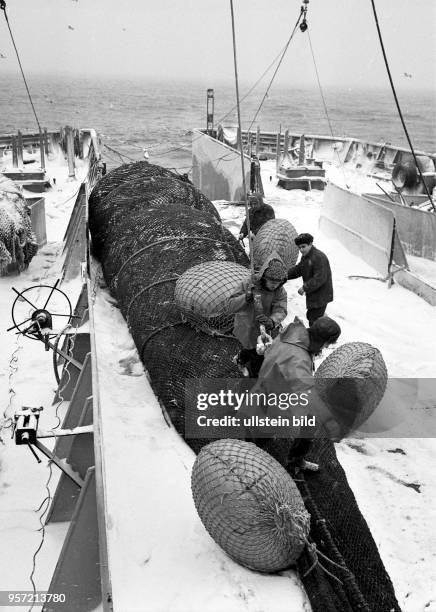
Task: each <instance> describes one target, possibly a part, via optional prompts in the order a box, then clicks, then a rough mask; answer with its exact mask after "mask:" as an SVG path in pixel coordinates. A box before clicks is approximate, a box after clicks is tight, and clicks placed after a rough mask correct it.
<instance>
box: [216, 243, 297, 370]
mask: <svg viewBox="0 0 436 612" xmlns="http://www.w3.org/2000/svg"><path fill="white" fill-rule="evenodd" d="M286 275H287V272H286V266H285V264H284V263H283V261H282V260H281V259H280V257H279V255H278V254H277V253H272V254H271V255H270V256H269V257H268V258H267V259H266V261H265V262H264V264H263V266H262V267H261V268H260V270H259V272H257V273H256V274H255V276H254V279H253V280H254V282H252V279H251V275H248V276H247V278H246V279H245V280H243V281H242V282H241V283H240V285H239V286H238V287H237V289H236V290H235V292H234V293H233V295H231V296H230V298H229V300H228V309H229V312H233V313H235V322H234V327H233V335H234V336H235V337H236V338H237V339H238V340H239V341H240V343H241V344H242V350H241V351H240V353H239V356H238V363H239V365H241V366H245V367H246V368H247V370H248V373H249V375H250V376H251V377H256V376H257V373H258V371H259V368H260V366H261V365H262V361H263V356H261V355H258V354H257V352H256V345H257V338H258V336H259V326H260V325H263V326H264V327H265V329H266V331H267V332H268V333H269V334H271V333H274V330H276V329H277V328H278V327H279V325H280V323H281V321H283V319H284V318H285V317H286V315H287V312H288V310H287V294H286V291H285V290H284V288H283V285H284V284H285V283H286V280H287V277H286Z"/></svg>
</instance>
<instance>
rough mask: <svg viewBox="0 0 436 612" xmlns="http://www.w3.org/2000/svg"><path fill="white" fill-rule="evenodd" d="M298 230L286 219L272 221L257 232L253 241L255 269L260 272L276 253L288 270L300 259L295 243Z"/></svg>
mask: <svg viewBox="0 0 436 612" xmlns="http://www.w3.org/2000/svg"><path fill="white" fill-rule="evenodd" d="M297 235H298V234H297V230H296V229H295V227H294V226H293V225H292V223H289V221H286V219H271V220H270V221H267V222H266V223H265V224H264V225H262V227H261V228H260V230H259V231H258V232H257V234H256V236H255V238H254V240H253V256H254V267H255V268H256V269H257V270H258V269H259V268H261V267H262V265H263V264H264V262H265V261H266V259H267V258H268V257H269V256H270V255H271V254H272V253H273V252H274V251H275V252H276V253H277V254H278V255H279V256H280V257H281V259H282V260H283V263H284V264H285V266H286V267H287V268H290V267H291V266H294V265H295V263H296V262H297V259H298V253H299V251H298V247H297V245H296V244H295V242H294V239H295V238H296V237H297Z"/></svg>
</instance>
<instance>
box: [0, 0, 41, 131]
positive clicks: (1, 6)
mask: <svg viewBox="0 0 436 612" xmlns="http://www.w3.org/2000/svg"><path fill="white" fill-rule="evenodd" d="M0 10H2V11H3V13H4V15H5V19H6V23H7V26H8V30H9V34H10V35H11V40H12V44H13V46H14V49H15V54H16V56H17V60H18V65H19V66H20V71H21V76H22V77H23V81H24V85H25V87H26V91H27V95H28V97H29V101H30V105H31V107H32V110H33V114H34V115H35V120H36V124H37V126H38V131H39V133H41V132H42V130H41V124H40V123H39V119H38V115H37V114H36V109H35V106H34V104H33V100H32V96H31V94H30V90H29V86H28V85H27V81H26V77H25V75H24V70H23V66H22V65H21V60H20V54H19V53H18V49H17V45H16V44H15V39H14V35H13V34H12V29H11V26H10V23H9V19H8V15H7V13H6V2H5V0H0Z"/></svg>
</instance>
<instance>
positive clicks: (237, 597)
mask: <svg viewBox="0 0 436 612" xmlns="http://www.w3.org/2000/svg"><path fill="white" fill-rule="evenodd" d="M56 174H57V176H56V178H57V185H56V186H55V187H54V188H53V189H52V190H51V191H50V192H47V194H46V212H47V233H48V241H49V242H48V244H47V245H46V246H45V247H44V248H43V249H42V250H41V251H40V253H39V254H38V255H37V257H36V258H34V260H33V261H32V263H31V265H30V267H29V269H28V270H27V271H26V272H24V273H23V274H21V275H20V276H18V277H6V278H0V314H1V319H2V321H3V325H2V327H1V330H0V334H1V336H0V341H1V343H2V351H1V353H0V398H1V402H2V404H1V405H2V411H1V412H0V414H3V410H5V411H6V414H7V415H10V414H13V412H14V410H15V409H17V408H18V407H20V406H21V405H44V406H45V407H46V408H45V410H44V413H43V416H42V417H41V427H42V428H43V429H49V428H50V427H52V426H53V425H54V424H56V420H55V418H54V415H53V414H51V415H50V414H49V412H50V410H49V407H50V405H51V402H52V399H53V395H54V390H55V386H56V384H55V380H54V376H53V372H52V365H51V359H52V357H51V353H46V352H45V351H44V348H43V346H42V345H41V344H40V343H38V342H34V341H32V340H28V339H26V338H21V337H19V336H15V335H14V334H13V333H12V332H8V333H6V332H5V329H6V328H7V327H9V326H10V325H11V323H10V315H9V311H10V307H11V304H12V301H13V299H14V294H13V292H12V291H11V287H12V286H15V287H16V288H17V289H24V288H26V287H27V286H29V285H31V284H38V283H40V282H41V283H47V284H53V283H54V281H55V279H56V278H57V277H58V275H59V273H60V252H61V240H62V236H63V233H64V231H65V228H66V225H67V223H68V215H69V212H70V211H71V209H72V206H73V203H74V195H75V193H76V192H77V190H78V188H79V181H71V182H69V181H68V180H67V170H66V169H65V168H62V169H61V168H60V167H59V169H58V170H57V171H56ZM270 176H271V177H272V180H271V181H270ZM262 178H263V184H264V187H265V189H266V199H267V201H268V202H269V203H271V204H272V205H273V207H274V209H275V211H276V216H277V217H280V218H286V219H289V220H290V221H291V222H292V223H293V224H294V225H295V227H296V229H297V230H298V231H299V232H303V231H309V232H310V233H312V234H313V235H314V236H315V243H316V245H317V246H319V247H320V248H321V249H322V250H323V251H325V252H326V253H327V255H328V256H329V259H330V262H331V265H332V271H333V279H334V289H335V300H334V302H333V303H332V304H330V305H329V307H328V311H327V313H328V314H329V315H330V316H332V317H333V318H335V319H337V320H338V322H339V323H340V325H341V327H342V336H341V338H340V341H339V343H338V344H340V343H343V342H348V341H352V340H359V341H364V342H370V343H371V344H373V345H374V346H377V347H378V348H379V349H380V350H381V352H382V354H383V356H384V359H385V361H386V364H387V367H388V371H389V374H390V376H391V377H393V376H396V377H399V378H411V377H417V378H420V379H425V378H431V377H433V376H434V372H435V364H436V358H435V355H434V350H433V345H434V340H433V338H434V337H435V331H436V318H435V314H436V310H435V308H434V307H432V306H430V305H429V304H427V303H426V302H425V301H424V300H422V299H421V298H419V297H418V296H416V295H415V294H413V293H411V292H409V291H407V290H406V289H403V288H402V287H399V286H398V285H394V286H393V287H392V288H391V289H388V287H387V285H386V284H385V283H383V282H380V280H376V279H375V278H373V279H355V280H352V279H350V278H349V276H350V275H362V276H370V277H371V276H372V277H377V276H378V274H377V273H376V272H374V270H372V269H371V268H370V267H369V266H368V265H366V264H365V262H363V261H362V260H360V259H358V258H356V257H354V256H352V255H350V253H348V252H347V251H346V250H345V249H344V248H343V247H342V246H341V245H340V244H339V243H338V242H337V241H334V240H330V239H326V238H324V237H323V236H322V235H320V234H319V233H318V218H319V211H320V207H321V204H322V197H323V193H322V192H318V191H312V192H303V191H285V190H281V189H278V188H277V187H276V185H275V182H276V181H275V178H274V162H272V163H271V162H267V163H266V164H262ZM352 178H353V177H351V178H350V177H347V182H350V180H351V179H352ZM338 180H340V176H339V177H338ZM356 180H357V179H356ZM366 181H367V179H366V177H363V176H360V177H358V182H359V184H360V185H361V189H362V191H369V190H370V188H369V183H367V182H366ZM371 184H372V185H373V181H372V183H371ZM354 187H356V186H355V185H354ZM217 206H218V208H219V210H220V213H221V215H222V217H223V220H224V223H225V224H226V226H227V227H228V228H229V229H230V230H231V231H232V232H233V233H234V234H237V233H238V230H239V227H240V225H241V223H242V220H243V217H244V209H243V208H242V207H235V206H229V205H228V204H226V203H217ZM299 286H300V284H299V279H297V280H295V281H289V282H288V283H287V285H286V289H287V291H288V310H289V315H288V320H291V319H292V318H293V317H294V316H295V315H298V316H300V317H302V318H304V316H305V305H304V298H303V297H301V296H299V295H298V293H297V289H298V287H299ZM62 288H63V290H65V291H66V292H67V293H68V294H69V295H70V297H71V301H72V303H73V304H74V302H75V299H76V297H77V292H78V286H77V284H75V283H70V284H68V285H65V284H64V285H63V287H62ZM95 309H96V314H97V315H98V316H96V320H97V325H98V335H97V337H98V343H99V344H100V350H101V355H102V357H101V359H100V358H99V364H98V365H99V373H98V376H99V388H100V390H101V398H100V401H101V410H102V411H104V413H105V415H104V428H103V430H102V435H103V441H104V447H105V452H106V456H105V463H106V467H107V468H108V469H107V470H106V477H107V481H106V487H107V491H106V494H107V495H108V496H110V505H109V512H108V515H107V516H106V519H107V521H108V528H109V529H108V538H109V555H110V561H111V565H112V568H113V569H112V571H116V572H117V574H118V575H119V576H120V577H121V578H122V581H121V588H119V586H118V585H115V583H114V585H115V588H114V600H115V601H120V602H122V605H121V606H120V608H119V609H121V610H126V612H127V611H129V612H130V610H143V609H145V608H146V607H147V608H150V609H153V610H165V611H166V610H171V611H173V610H174V611H180V612H182V611H185V610H187V609H190V610H193V611H196V610H203V609H209V610H214V611H215V610H216V611H217V612H218V611H220V612H221V610H225V611H226V612H233V611H239V610H253V611H254V610H256V611H262V610H265V611H268V612H269V611H270V610H282V609H283V610H287V611H289V610H295V612H300V611H301V612H303V610H306V611H307V610H309V609H310V606H309V604H308V603H307V599H306V596H305V594H304V592H303V590H302V588H301V587H300V583H299V580H298V578H297V577H296V576H295V575H294V574H293V573H292V572H287V573H286V574H285V576H263V575H261V574H258V573H256V572H251V571H249V570H246V569H244V568H242V567H240V566H238V565H237V564H235V563H234V562H233V561H232V560H230V559H229V558H228V557H227V556H226V555H225V553H224V552H223V551H221V549H220V548H219V547H218V546H217V545H215V543H214V542H213V540H212V539H211V538H210V537H209V536H208V534H207V533H206V531H205V530H204V528H203V526H202V524H201V521H200V519H199V518H198V516H197V514H196V511H195V508H194V506H193V502H192V499H191V493H190V471H191V467H192V464H193V461H194V455H193V453H192V452H191V451H190V449H189V448H188V447H187V446H186V445H185V443H184V442H183V441H182V440H181V438H179V437H178V435H177V434H176V432H175V431H174V430H173V429H172V428H169V427H168V426H167V425H166V423H165V421H164V419H163V417H162V413H161V411H160V407H159V405H158V403H157V401H156V398H155V397H154V395H153V393H152V392H151V389H150V386H149V384H148V380H147V377H146V376H145V375H144V373H143V368H142V365H141V363H140V362H139V359H138V355H137V352H136V350H135V348H134V345H133V341H132V339H131V337H130V335H129V334H128V332H127V327H126V324H125V322H124V320H123V319H122V317H121V315H120V312H119V310H118V309H117V308H116V305H115V304H114V301H113V299H112V298H110V296H109V294H108V292H107V290H106V289H104V288H100V289H99V290H98V292H97V294H96V300H95ZM114 330H116V333H114ZM15 357H16V358H17V360H16V361H13V360H12V359H13V358H15ZM432 382H434V381H432ZM10 389H12V390H13V391H11V392H10V391H9V390H10ZM433 389H434V387H433ZM434 395H435V394H434V393H433V399H434ZM434 408H435V405H434V403H433V404H431V397H430V398H429V394H428V392H427V395H425V393H423V395H422V396H420V398H419V401H417V402H416V403H415V406H414V408H413V410H409V409H408V404H407V398H405V399H403V401H402V402H399V405H398V411H399V412H401V411H402V412H401V414H403V413H408V414H409V413H412V415H413V419H414V423H415V428H416V431H417V433H418V435H423V434H421V433H420V432H424V431H426V430H427V429H428V428H429V426H430V425H433V423H434V417H433V411H434ZM390 409H391V411H392V412H393V413H394V412H395V413H396V410H397V406H396V405H395V406H390ZM64 410H65V406H63V407H61V408H60V410H59V413H60V416H62V411H64ZM3 439H4V445H0V516H1V526H0V529H1V536H2V537H1V540H2V546H1V547H0V567H1V572H0V590H8V589H18V590H31V589H32V586H31V583H30V580H29V576H30V573H31V571H32V555H33V553H34V552H35V550H36V549H37V547H38V546H39V543H40V542H41V533H40V532H39V531H38V529H39V528H40V522H39V519H38V513H37V512H36V509H37V508H38V506H39V505H40V504H41V502H42V501H43V499H44V498H45V495H46V490H45V482H46V480H47V478H48V475H49V470H48V468H47V462H46V461H45V460H44V459H43V463H42V464H40V465H38V464H37V463H36V461H35V459H34V458H33V457H32V455H31V454H30V452H29V451H28V450H27V449H25V448H20V447H16V446H15V445H14V444H13V442H12V441H11V440H10V430H6V431H4V432H3ZM337 452H338V456H339V458H340V461H341V463H342V465H343V467H344V469H345V470H346V472H347V476H348V479H349V482H350V485H351V487H352V488H353V491H354V493H355V495H356V498H357V501H358V503H359V506H360V508H361V510H362V512H363V514H364V516H365V518H366V519H367V521H368V523H369V525H370V528H371V531H372V533H373V536H374V539H375V541H376V543H377V545H378V546H379V549H380V554H381V556H382V559H383V561H384V563H385V565H386V568H387V570H388V572H389V574H390V576H391V578H392V581H393V583H394V586H395V590H396V593H397V596H398V599H399V602H400V606H401V608H402V609H403V610H404V612H420V611H423V612H424V611H425V612H432V611H433V612H434V611H435V610H436V592H435V586H434V585H436V562H435V558H434V557H435V554H436V553H435V551H436V546H435V544H436V538H435V534H434V533H435V532H434V524H435V519H436V511H435V504H434V500H435V498H436V485H435V483H434V478H433V467H432V466H433V465H434V463H435V458H436V442H435V440H434V438H422V437H419V438H407V437H396V438H394V437H389V438H370V439H368V438H363V436H361V435H359V437H356V438H354V439H349V440H345V441H344V442H342V443H341V444H338V445H337ZM132 464H133V467H132ZM53 474H54V475H53V478H52V480H51V486H50V488H51V490H52V492H53V491H54V488H55V485H56V482H57V478H58V472H57V468H55V467H53ZM121 486H122V487H126V490H129V489H130V490H132V492H131V495H130V494H129V497H124V496H123V495H120V494H119V491H120V490H121ZM42 511H43V510H42ZM42 511H40V512H39V514H41V512H42ZM66 528H67V525H66V524H62V523H61V524H50V525H48V526H47V527H46V532H45V540H44V546H43V548H42V550H41V551H40V552H39V553H38V556H37V557H36V572H35V583H36V587H37V589H39V590H44V589H47V588H48V585H49V582H50V578H51V575H52V573H53V569H54V566H55V563H56V560H57V557H58V555H59V551H60V548H61V546H62V542H63V538H64V534H65V532H66ZM151 584H153V585H154V586H153V587H152V589H153V590H152V591H151V592H150V585H151ZM151 597H152V598H151ZM15 609H17V610H21V609H23V610H24V609H28V608H15ZM37 609H38V608H37V607H35V608H34V610H37Z"/></svg>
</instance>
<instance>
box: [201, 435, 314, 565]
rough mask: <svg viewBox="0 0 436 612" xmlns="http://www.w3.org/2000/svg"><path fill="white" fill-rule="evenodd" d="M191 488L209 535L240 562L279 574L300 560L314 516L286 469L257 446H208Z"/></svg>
mask: <svg viewBox="0 0 436 612" xmlns="http://www.w3.org/2000/svg"><path fill="white" fill-rule="evenodd" d="M191 486H192V495H193V498H194V503H195V507H196V508H197V511H198V514H199V516H200V518H201V520H202V522H203V524H204V526H205V527H206V529H207V531H208V532H209V533H210V535H211V536H212V538H213V539H214V540H215V541H216V542H217V543H218V544H219V545H220V546H221V547H222V548H223V549H224V550H225V551H226V552H227V554H228V555H230V556H231V557H232V558H233V559H235V561H237V562H238V563H241V564H242V565H245V566H246V567H249V568H251V569H254V570H258V571H260V572H276V571H279V570H281V569H285V568H287V567H289V566H290V565H292V564H294V563H295V561H296V560H297V559H298V557H299V556H300V554H301V552H302V550H303V548H304V545H305V539H306V537H307V535H308V533H309V522H310V517H309V514H308V513H307V511H306V509H305V507H304V503H303V500H302V498H301V495H300V493H299V491H298V489H297V487H296V485H295V483H294V481H293V480H292V478H291V477H290V476H289V474H288V473H287V472H286V470H285V469H284V468H283V467H282V466H281V465H280V464H279V463H277V461H275V460H274V459H273V458H272V457H271V456H270V455H268V453H265V452H264V451H262V450H261V449H260V448H258V447H257V446H256V445H255V444H250V443H249V442H241V441H240V440H218V441H216V442H213V443H212V444H208V445H207V446H205V447H204V448H203V449H202V451H201V452H200V454H199V455H198V457H197V459H196V461H195V463H194V467H193V470H192V477H191Z"/></svg>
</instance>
